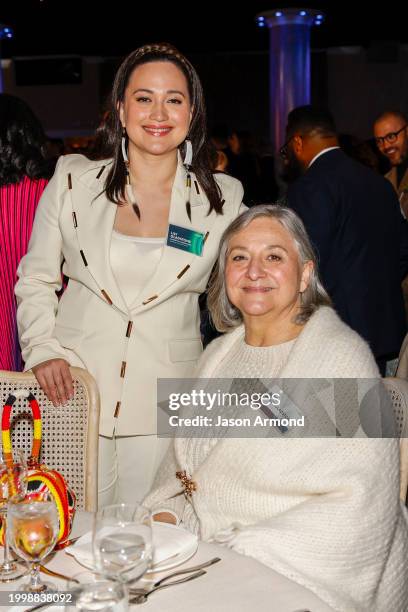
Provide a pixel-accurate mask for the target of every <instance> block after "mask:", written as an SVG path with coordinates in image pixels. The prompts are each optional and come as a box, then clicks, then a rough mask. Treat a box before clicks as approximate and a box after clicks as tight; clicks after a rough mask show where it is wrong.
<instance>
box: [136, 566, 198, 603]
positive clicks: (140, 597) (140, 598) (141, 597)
mask: <svg viewBox="0 0 408 612" xmlns="http://www.w3.org/2000/svg"><path fill="white" fill-rule="evenodd" d="M206 573H207V572H206V571H204V570H200V571H199V572H195V573H194V574H189V576H186V577H185V578H180V579H179V580H172V581H171V582H169V583H167V582H166V584H163V583H164V581H165V580H168V579H169V578H171V576H166V577H165V578H162V579H161V580H159V583H160V584H159V583H155V585H153V588H151V589H150V590H149V589H132V590H131V597H130V599H129V604H142V603H145V601H147V598H148V597H149V595H151V594H152V593H154V592H155V591H159V590H160V589H166V588H167V587H171V586H173V585H176V584H183V583H184V582H189V581H190V580H195V579H196V578H200V576H204V574H206Z"/></svg>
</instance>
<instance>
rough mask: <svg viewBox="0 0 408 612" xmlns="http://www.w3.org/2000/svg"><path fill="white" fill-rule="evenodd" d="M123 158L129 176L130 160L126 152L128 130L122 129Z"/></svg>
mask: <svg viewBox="0 0 408 612" xmlns="http://www.w3.org/2000/svg"><path fill="white" fill-rule="evenodd" d="M122 156H123V161H124V162H125V166H126V172H127V173H128V174H129V158H128V154H127V151H126V129H125V128H122Z"/></svg>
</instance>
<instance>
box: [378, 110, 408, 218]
mask: <svg viewBox="0 0 408 612" xmlns="http://www.w3.org/2000/svg"><path fill="white" fill-rule="evenodd" d="M374 137H375V142H376V144H377V147H378V150H379V151H380V153H381V154H382V155H384V157H386V158H387V159H388V161H389V163H390V165H391V170H390V171H389V172H388V173H387V174H386V175H385V178H387V179H388V180H389V181H390V183H391V185H392V186H393V187H394V189H395V191H396V192H397V195H398V199H399V202H400V206H401V212H402V214H403V216H404V217H405V218H408V121H407V119H406V117H405V115H403V114H402V113H400V112H399V111H385V112H383V113H381V115H380V116H379V117H377V119H376V120H375V123H374Z"/></svg>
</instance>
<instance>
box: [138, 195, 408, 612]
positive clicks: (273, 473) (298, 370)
mask: <svg viewBox="0 0 408 612" xmlns="http://www.w3.org/2000/svg"><path fill="white" fill-rule="evenodd" d="M209 308H210V312H211V314H212V317H213V320H214V322H215V325H216V327H217V328H218V329H219V330H220V331H227V332H228V333H227V334H225V335H224V336H222V337H220V338H218V339H217V340H214V341H213V342H212V343H211V344H210V345H209V347H208V348H207V349H206V350H205V352H204V353H203V355H202V357H201V360H200V362H199V365H198V375H199V376H200V377H202V378H223V377H224V378H250V377H263V378H272V377H282V378H353V377H359V378H378V377H379V373H378V369H377V366H376V363H375V361H374V358H373V356H372V354H371V352H370V350H369V348H368V346H367V344H366V343H365V342H364V341H363V340H362V339H361V338H360V337H359V336H358V335H357V334H356V333H355V332H354V331H352V330H351V329H350V328H349V327H347V325H345V324H344V323H343V322H342V321H341V320H340V319H339V317H338V316H337V315H336V313H335V311H334V310H333V309H332V308H331V307H330V300H329V298H328V296H327V294H326V292H325V290H324V289H323V287H322V285H321V284H320V282H319V279H318V275H317V270H316V260H315V257H314V254H313V250H312V247H311V245H310V242H309V239H308V237H307V235H306V232H305V229H304V226H303V224H302V222H301V221H300V219H299V218H298V217H297V216H296V214H295V213H294V212H293V211H291V210H289V209H287V208H283V207H279V206H266V205H264V206H258V207H255V208H252V209H250V210H248V211H247V212H245V213H244V214H242V215H241V216H240V217H238V218H237V219H236V220H235V221H234V222H233V223H232V224H231V225H230V226H229V227H228V228H227V230H226V231H225V233H224V235H223V238H222V239H221V246H220V252H219V258H218V264H217V268H216V270H215V273H214V276H213V278H212V283H211V288H210V294H209ZM179 471H185V472H186V477H187V478H188V479H192V480H193V481H194V483H195V490H193V491H192V490H191V489H190V490H189V491H188V490H187V491H184V490H183V487H182V482H181V481H180V475H179V477H177V476H176V472H179ZM184 483H186V479H184ZM145 503H146V504H147V505H148V506H149V507H151V508H152V509H153V510H154V512H155V513H156V514H155V518H156V520H164V521H167V522H181V523H182V524H183V525H184V526H185V527H186V528H187V529H189V530H191V531H193V532H195V533H197V534H199V536H200V538H201V539H202V540H207V541H209V540H211V541H215V542H220V543H224V544H226V545H227V546H229V547H231V548H232V549H234V550H235V551H237V552H239V553H242V554H244V555H249V556H251V557H254V558H256V559H257V560H258V561H261V562H263V563H265V564H266V565H268V566H270V567H271V568H273V569H274V570H276V571H278V572H280V573H281V574H284V575H285V576H287V577H289V578H290V579H292V580H295V581H297V582H298V583H300V584H302V585H304V586H305V587H307V588H309V589H310V590H312V591H314V592H315V593H316V594H317V595H318V596H319V597H321V599H323V600H324V601H326V602H327V603H328V604H329V605H330V606H331V607H332V608H333V609H334V610H338V611H341V612H353V611H355V612H357V611H358V612H360V611H363V610H365V611H367V612H368V611H370V612H374V611H378V612H386V611H388V610H393V611H394V610H395V611H397V610H398V611H400V612H402V611H403V610H407V609H408V581H407V580H406V571H407V559H408V539H407V536H408V530H407V521H406V515H405V509H404V508H403V506H402V504H401V503H400V501H399V445H398V440H395V439H374V438H372V439H367V438H360V439H351V438H350V439H336V438H331V439H330V438H307V439H305V438H303V439H302V438H297V439H290V440H288V439H277V438H269V439H249V438H246V439H244V438H239V439H226V438H223V439H205V438H203V437H201V438H191V439H182V438H177V439H176V440H175V442H174V445H173V446H172V447H171V448H170V449H169V454H168V456H167V457H166V458H165V460H164V461H163V464H162V468H161V469H160V470H159V472H158V476H157V477H156V482H155V486H154V488H153V490H152V491H151V493H150V494H149V495H148V497H147V498H146V500H145Z"/></svg>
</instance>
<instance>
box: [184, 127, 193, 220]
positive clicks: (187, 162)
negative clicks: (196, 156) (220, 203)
mask: <svg viewBox="0 0 408 612" xmlns="http://www.w3.org/2000/svg"><path fill="white" fill-rule="evenodd" d="M184 142H185V146H186V152H185V155H184V161H183V165H184V167H185V169H186V171H187V176H186V187H187V202H186V212H187V217H188V218H189V220H190V221H191V204H190V193H191V175H190V168H191V164H192V162H193V145H192V144H191V140H189V139H188V138H186V140H185V141H184Z"/></svg>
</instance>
